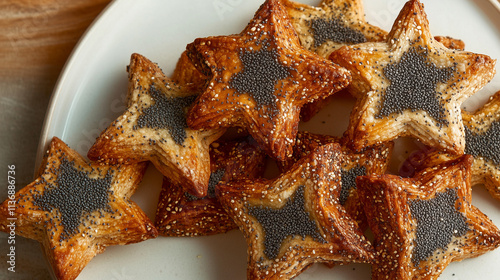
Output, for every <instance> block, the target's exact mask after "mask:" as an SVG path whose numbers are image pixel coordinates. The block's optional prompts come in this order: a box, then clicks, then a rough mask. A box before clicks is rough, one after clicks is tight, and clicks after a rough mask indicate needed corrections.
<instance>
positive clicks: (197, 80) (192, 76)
mask: <svg viewBox="0 0 500 280" xmlns="http://www.w3.org/2000/svg"><path fill="white" fill-rule="evenodd" d="M207 79H208V78H207V76H205V75H203V74H202V73H201V72H200V71H199V70H198V69H197V68H196V67H195V66H194V64H193V62H191V59H189V57H188V56H187V51H183V52H182V54H181V56H180V57H179V60H178V61H177V64H176V65H175V69H174V73H173V74H172V80H173V81H175V82H176V83H179V84H181V85H183V86H186V87H188V88H190V89H192V90H194V91H198V92H201V91H203V89H204V88H205V86H206V85H205V84H206V82H207Z"/></svg>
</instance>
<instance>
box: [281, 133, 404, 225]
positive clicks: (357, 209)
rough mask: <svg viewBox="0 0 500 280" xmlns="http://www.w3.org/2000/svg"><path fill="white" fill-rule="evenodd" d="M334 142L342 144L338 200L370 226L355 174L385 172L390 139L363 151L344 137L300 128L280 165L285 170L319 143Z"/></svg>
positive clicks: (359, 222)
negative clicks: (291, 150) (287, 157)
mask: <svg viewBox="0 0 500 280" xmlns="http://www.w3.org/2000/svg"><path fill="white" fill-rule="evenodd" d="M331 143H338V144H340V145H341V146H340V148H341V157H340V161H341V164H340V169H341V189H340V195H339V202H340V204H341V205H342V206H344V208H345V209H346V211H347V213H349V214H350V215H351V217H352V218H353V219H354V220H355V221H356V222H357V223H358V225H359V227H360V228H361V230H363V231H364V230H365V229H367V228H368V224H367V222H366V216H365V212H364V210H363V205H361V203H360V201H359V198H358V193H357V191H356V178H357V177H358V176H363V175H370V174H385V173H386V171H387V167H388V165H389V160H390V158H391V154H392V148H393V146H394V143H392V142H387V143H383V144H381V145H378V146H373V147H369V148H366V149H365V150H363V151H362V152H355V151H353V150H351V149H349V148H348V147H347V146H345V145H344V144H343V139H341V138H338V137H334V136H329V135H320V134H313V133H310V132H306V131H299V133H298V134H297V140H296V142H295V146H294V147H293V156H292V157H290V158H289V159H288V160H287V161H283V162H278V167H279V168H280V170H281V171H282V172H285V171H286V170H288V169H289V168H290V167H292V166H293V164H295V163H296V162H297V161H299V160H300V159H301V158H304V157H307V156H309V155H310V154H311V153H312V152H314V150H315V149H317V148H318V147H320V146H323V145H326V144H331Z"/></svg>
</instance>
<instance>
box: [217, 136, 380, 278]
mask: <svg viewBox="0 0 500 280" xmlns="http://www.w3.org/2000/svg"><path fill="white" fill-rule="evenodd" d="M340 156H341V151H340V147H339V146H338V144H328V145H324V146H321V147H319V148H318V149H316V150H315V151H314V152H312V153H311V154H310V155H309V156H307V157H305V158H303V159H301V160H299V161H298V162H297V164H296V165H294V166H293V167H291V168H290V170H289V171H287V172H286V173H283V174H282V175H281V176H280V177H279V178H277V179H275V180H264V179H262V180H240V181H233V182H230V183H226V184H220V185H219V188H218V189H217V192H216V194H217V197H218V198H219V200H220V201H221V204H222V205H223V206H224V208H225V209H226V211H227V212H228V214H229V215H230V216H231V217H232V218H233V220H234V221H235V223H236V224H237V225H238V226H239V228H240V230H241V231H242V232H243V234H244V235H245V238H246V241H247V245H248V268H247V278H248V279H291V278H293V277H295V276H297V275H298V274H300V273H301V272H302V271H303V270H304V269H306V268H307V267H308V266H309V265H311V264H312V263H314V262H326V263H331V262H371V261H372V259H373V248H372V246H371V244H370V243H369V241H367V240H366V239H365V237H364V236H363V234H362V232H361V230H360V229H359V227H358V225H357V223H356V222H355V221H354V220H353V219H352V218H351V217H350V216H349V215H348V214H347V213H346V211H345V209H344V207H342V206H341V205H340V203H339V195H340V173H341V171H340Z"/></svg>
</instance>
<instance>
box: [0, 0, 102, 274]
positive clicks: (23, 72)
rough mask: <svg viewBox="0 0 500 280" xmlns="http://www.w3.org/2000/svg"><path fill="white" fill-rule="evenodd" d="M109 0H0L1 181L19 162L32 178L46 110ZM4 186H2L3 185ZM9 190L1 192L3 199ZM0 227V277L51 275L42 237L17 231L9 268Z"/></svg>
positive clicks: (21, 179) (24, 179)
mask: <svg viewBox="0 0 500 280" xmlns="http://www.w3.org/2000/svg"><path fill="white" fill-rule="evenodd" d="M109 2H110V0H2V1H0V120H1V124H2V125H1V126H0V143H1V144H2V145H0V172H1V174H3V175H5V176H3V175H2V176H0V186H6V185H7V176H6V174H7V166H8V165H15V166H16V169H15V170H16V188H17V189H21V188H22V187H24V186H25V185H27V184H29V183H30V182H31V181H32V180H33V173H34V170H35V158H36V151H37V147H38V140H39V137H40V133H41V129H42V125H43V120H44V117H45V112H46V110H47V106H48V103H49V100H50V96H51V94H52V91H53V89H54V86H55V83H56V81H57V78H58V77H59V74H60V73H61V70H62V68H63V66H64V63H65V62H66V60H67V59H68V56H69V55H70V53H71V51H72V49H73V48H74V46H75V45H76V43H77V42H78V40H79V39H80V38H81V36H82V34H83V33H84V32H85V30H86V29H87V28H88V27H89V25H90V24H91V23H92V21H93V20H94V19H95V18H96V17H97V15H99V13H100V12H101V11H102V10H103V9H104V7H105V6H106V5H107V4H108V3H109ZM2 189H3V188H2ZM6 196H7V192H6V191H1V192H0V200H1V201H3V200H4V199H5V198H6ZM7 237H8V235H7V234H5V233H0V279H50V277H49V270H48V267H47V265H46V262H45V260H44V258H43V255H42V253H41V252H42V251H41V250H40V247H39V245H38V243H37V242H34V241H31V240H27V239H24V238H21V237H16V256H17V258H16V272H15V273H12V272H9V271H8V270H7V267H8V264H7V262H6V261H7V256H6V254H7V253H9V251H8V249H9V248H8V247H9V246H10V245H8V243H7Z"/></svg>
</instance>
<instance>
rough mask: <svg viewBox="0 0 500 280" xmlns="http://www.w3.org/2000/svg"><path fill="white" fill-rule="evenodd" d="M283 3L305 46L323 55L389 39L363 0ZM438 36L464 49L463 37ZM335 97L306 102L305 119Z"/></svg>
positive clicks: (304, 108)
mask: <svg viewBox="0 0 500 280" xmlns="http://www.w3.org/2000/svg"><path fill="white" fill-rule="evenodd" d="M282 2H283V5H284V6H285V7H286V9H287V11H288V14H289V16H290V19H291V22H292V24H293V27H294V28H295V30H296V31H297V34H298V35H299V38H300V43H301V45H302V46H303V47H304V48H306V49H307V50H310V51H312V52H315V53H317V54H318V55H320V56H322V57H328V56H329V55H330V53H332V52H333V51H334V50H336V49H338V48H340V47H342V46H347V45H354V44H359V43H364V42H381V41H385V40H386V38H387V31H385V30H382V29H381V28H379V27H377V26H374V25H371V24H369V23H368V22H367V21H366V19H365V15H364V9H363V3H362V1H360V0H341V1H334V0H323V1H321V3H320V4H319V5H318V6H317V7H315V6H309V5H307V4H302V3H298V2H295V1H291V0H282ZM434 38H435V39H436V40H437V41H439V42H441V43H442V44H443V45H445V46H446V47H447V48H452V49H462V50H463V48H464V43H463V42H462V41H461V40H458V39H453V38H451V37H446V36H436V37H434ZM343 91H344V90H343ZM335 96H337V94H336V95H334V96H330V97H328V98H324V99H319V100H316V101H314V102H312V103H308V104H306V105H304V106H303V107H302V110H301V120H303V121H308V120H310V119H311V118H312V117H313V116H314V115H315V114H316V113H317V112H318V111H320V110H321V109H322V108H323V107H325V106H326V105H327V104H328V103H329V102H331V101H332V99H334V98H335Z"/></svg>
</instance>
